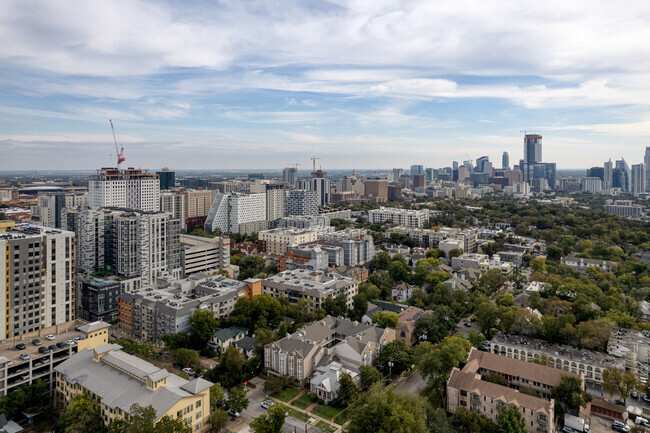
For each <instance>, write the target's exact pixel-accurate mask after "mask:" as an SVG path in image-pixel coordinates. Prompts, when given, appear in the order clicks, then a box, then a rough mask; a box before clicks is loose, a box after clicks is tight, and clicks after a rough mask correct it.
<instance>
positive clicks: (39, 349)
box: [38, 346, 50, 354]
mask: <svg viewBox="0 0 650 433" xmlns="http://www.w3.org/2000/svg"><path fill="white" fill-rule="evenodd" d="M38 353H42V354H46V353H50V349H48V348H47V347H45V346H43V347H39V348H38Z"/></svg>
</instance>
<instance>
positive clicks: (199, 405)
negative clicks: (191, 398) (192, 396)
mask: <svg viewBox="0 0 650 433" xmlns="http://www.w3.org/2000/svg"><path fill="white" fill-rule="evenodd" d="M195 406H196V408H197V409H198V408H200V407H201V400H197V401H196V405H195Z"/></svg>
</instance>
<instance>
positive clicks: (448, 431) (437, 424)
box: [427, 405, 456, 433]
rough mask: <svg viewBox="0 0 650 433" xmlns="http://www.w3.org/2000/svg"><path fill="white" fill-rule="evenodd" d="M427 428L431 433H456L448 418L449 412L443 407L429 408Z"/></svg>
mask: <svg viewBox="0 0 650 433" xmlns="http://www.w3.org/2000/svg"><path fill="white" fill-rule="evenodd" d="M427 426H428V427H429V432H430V433H456V430H455V429H454V428H453V427H452V425H451V420H450V419H449V417H447V412H445V410H444V409H443V408H441V407H433V405H428V406H427Z"/></svg>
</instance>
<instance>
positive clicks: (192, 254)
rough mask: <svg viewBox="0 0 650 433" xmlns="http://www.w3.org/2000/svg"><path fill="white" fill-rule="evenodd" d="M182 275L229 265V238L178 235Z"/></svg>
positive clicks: (224, 267)
mask: <svg viewBox="0 0 650 433" xmlns="http://www.w3.org/2000/svg"><path fill="white" fill-rule="evenodd" d="M180 244H181V267H182V268H183V276H188V275H191V274H196V273H198V272H206V271H215V270H218V269H226V268H228V267H230V238H229V237H227V236H224V237H221V236H215V237H213V238H204V237H200V236H190V235H183V234H182V235H180Z"/></svg>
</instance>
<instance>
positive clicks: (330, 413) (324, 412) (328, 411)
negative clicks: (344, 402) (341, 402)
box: [311, 405, 343, 421]
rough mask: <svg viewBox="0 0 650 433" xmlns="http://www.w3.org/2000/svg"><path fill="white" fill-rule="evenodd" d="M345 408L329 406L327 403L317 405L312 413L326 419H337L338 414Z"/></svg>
mask: <svg viewBox="0 0 650 433" xmlns="http://www.w3.org/2000/svg"><path fill="white" fill-rule="evenodd" d="M342 410H343V409H339V408H337V407H334V406H327V405H320V406H316V407H315V408H313V409H312V410H311V413H313V414H314V415H318V416H319V417H321V418H325V419H332V418H334V421H336V417H337V416H338V414H339V413H340V412H341V411H342Z"/></svg>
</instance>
